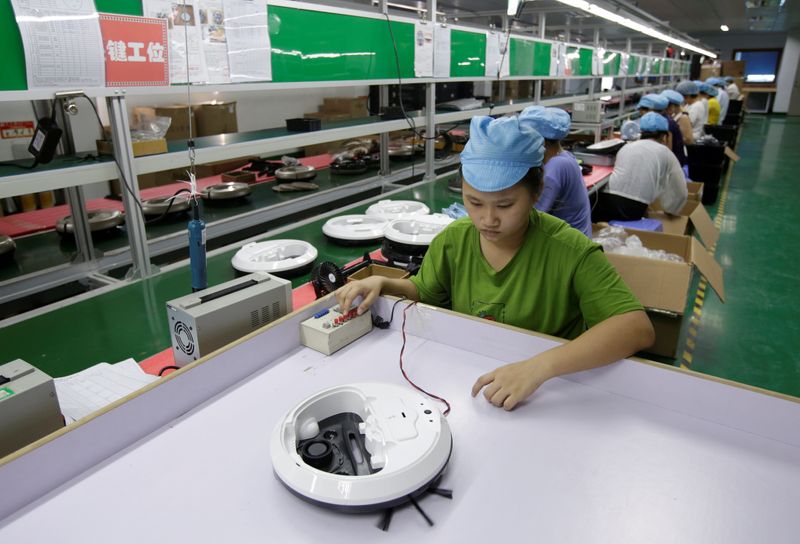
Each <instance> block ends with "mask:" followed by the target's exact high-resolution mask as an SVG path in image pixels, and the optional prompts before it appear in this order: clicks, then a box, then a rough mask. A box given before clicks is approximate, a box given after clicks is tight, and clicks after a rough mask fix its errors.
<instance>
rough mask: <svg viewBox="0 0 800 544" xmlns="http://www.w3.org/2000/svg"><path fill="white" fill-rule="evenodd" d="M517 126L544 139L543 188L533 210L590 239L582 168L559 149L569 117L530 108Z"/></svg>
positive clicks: (552, 110)
mask: <svg viewBox="0 0 800 544" xmlns="http://www.w3.org/2000/svg"><path fill="white" fill-rule="evenodd" d="M519 123H520V126H522V125H523V124H524V123H530V125H531V126H532V127H533V128H534V129H536V131H537V132H538V133H539V134H541V135H542V136H543V137H544V139H545V140H544V188H543V189H542V194H541V195H540V196H539V200H537V201H536V204H535V206H534V207H535V208H536V209H537V210H539V211H541V212H546V213H549V214H550V215H553V216H555V217H558V218H559V219H562V220H563V221H565V222H566V223H568V224H569V225H571V226H572V227H573V228H576V229H578V230H579V231H581V232H582V233H583V234H585V235H586V236H587V237H589V238H591V237H592V212H591V207H590V206H589V194H588V193H587V191H586V185H585V184H584V182H583V175H582V174H581V167H580V166H579V165H578V161H577V159H575V157H574V156H573V155H572V153H569V152H568V151H564V150H563V149H562V148H561V140H563V139H564V138H566V136H567V134H569V127H570V118H569V114H568V113H567V112H565V111H564V110H562V109H559V108H543V107H541V106H531V107H529V108H526V109H524V110H523V111H522V113H520V115H519Z"/></svg>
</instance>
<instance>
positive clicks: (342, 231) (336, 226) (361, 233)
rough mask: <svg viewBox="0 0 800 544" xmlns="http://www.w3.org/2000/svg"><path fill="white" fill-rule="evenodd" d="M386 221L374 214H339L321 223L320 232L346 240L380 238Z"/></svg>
mask: <svg viewBox="0 0 800 544" xmlns="http://www.w3.org/2000/svg"><path fill="white" fill-rule="evenodd" d="M388 223H389V221H388V220H386V219H384V218H382V217H379V216H376V215H340V216H339V217H332V218H331V219H328V220H327V221H326V222H325V224H324V225H322V232H323V233H324V234H325V236H328V237H329V238H334V239H336V240H345V241H348V242H355V241H365V240H380V239H381V238H383V229H385V228H386V225H387V224H388Z"/></svg>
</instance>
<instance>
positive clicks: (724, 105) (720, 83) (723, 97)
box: [706, 77, 730, 125]
mask: <svg viewBox="0 0 800 544" xmlns="http://www.w3.org/2000/svg"><path fill="white" fill-rule="evenodd" d="M709 80H710V83H709ZM709 80H706V83H709V85H711V86H712V87H714V88H715V89H716V90H717V101H718V102H719V122H718V123H717V124H718V125H721V124H722V123H723V121H725V116H726V115H728V104H729V103H730V98H729V97H728V91H726V90H725V80H724V79H722V78H720V77H712V78H709Z"/></svg>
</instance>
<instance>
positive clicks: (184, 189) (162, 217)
mask: <svg viewBox="0 0 800 544" xmlns="http://www.w3.org/2000/svg"><path fill="white" fill-rule="evenodd" d="M181 193H191V191H190V190H189V189H187V188H185V187H184V188H183V189H178V190H177V191H175V194H174V195H172V196H171V197H170V198H169V204H167V209H166V210H164V211H163V212H162V213H161V215H159V216H158V217H155V218H153V219H148V220H147V221H145V222H144V223H145V225H149V224H151V223H156V222H157V221H161V220H162V219H164V218H165V217H166V216H167V214H168V213H169V210H170V209H171V208H172V204H173V203H174V202H175V197H176V196H178V195H179V194H181Z"/></svg>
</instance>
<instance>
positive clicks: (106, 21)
mask: <svg viewBox="0 0 800 544" xmlns="http://www.w3.org/2000/svg"><path fill="white" fill-rule="evenodd" d="M100 31H101V32H102V34H103V49H104V50H105V58H106V86H107V87H116V86H123V87H136V86H146V85H165V86H166V85H169V53H168V47H167V44H168V43H169V41H168V39H167V21H165V20H164V19H154V18H149V17H133V16H130V15H114V14H110V13H101V14H100Z"/></svg>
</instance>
